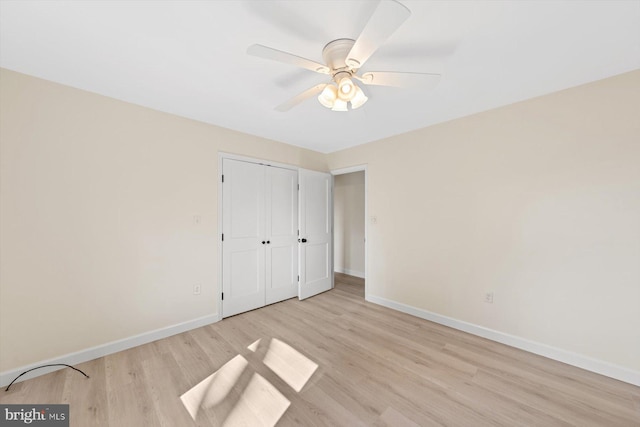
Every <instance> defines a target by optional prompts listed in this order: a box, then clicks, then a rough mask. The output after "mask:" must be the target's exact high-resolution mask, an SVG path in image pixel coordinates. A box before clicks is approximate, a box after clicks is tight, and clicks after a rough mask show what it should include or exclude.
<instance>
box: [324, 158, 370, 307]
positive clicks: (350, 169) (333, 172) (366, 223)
mask: <svg viewBox="0 0 640 427" xmlns="http://www.w3.org/2000/svg"><path fill="white" fill-rule="evenodd" d="M361 171H362V172H364V299H365V300H367V301H368V298H369V293H368V292H367V278H368V277H369V271H368V265H369V261H368V260H369V258H368V256H367V253H368V247H369V215H368V209H369V204H368V203H367V188H368V187H367V179H368V175H367V165H356V166H350V167H348V168H341V169H333V170H331V172H330V173H331V175H333V176H336V175H344V174H347V173H353V172H361ZM333 206H335V203H333ZM334 230H335V228H334ZM333 241H334V242H335V241H336V239H335V236H334V239H333ZM333 255H334V256H335V248H333Z"/></svg>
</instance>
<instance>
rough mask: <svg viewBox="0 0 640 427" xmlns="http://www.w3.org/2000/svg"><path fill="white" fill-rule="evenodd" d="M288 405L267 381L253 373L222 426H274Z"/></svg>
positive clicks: (287, 401)
mask: <svg viewBox="0 0 640 427" xmlns="http://www.w3.org/2000/svg"><path fill="white" fill-rule="evenodd" d="M290 404H291V402H289V400H288V399H287V398H286V397H284V395H283V394H282V393H280V392H279V391H278V389H277V388H275V387H274V386H273V385H272V384H271V383H270V382H269V381H267V380H266V379H264V377H262V376H261V375H260V374H257V373H254V374H253V376H252V377H251V381H249V384H247V387H246V388H245V389H244V391H243V392H242V396H241V397H240V400H238V403H236V405H235V406H234V407H233V409H232V410H231V412H230V413H229V416H228V417H227V419H226V420H225V421H224V424H223V426H225V427H235V426H275V425H276V423H277V422H278V420H280V417H282V415H283V414H284V413H285V411H286V410H287V408H288V407H289V405H290Z"/></svg>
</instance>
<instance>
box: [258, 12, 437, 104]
mask: <svg viewBox="0 0 640 427" xmlns="http://www.w3.org/2000/svg"><path fill="white" fill-rule="evenodd" d="M410 15H411V11H410V10H409V9H407V8H406V7H405V6H404V5H402V4H401V3H399V2H397V1H395V0H381V1H380V2H379V4H378V6H377V7H376V9H375V11H374V12H373V14H372V16H371V18H370V19H369V21H368V22H367V24H366V25H365V27H364V29H363V30H362V33H360V35H359V36H358V38H357V39H356V40H352V39H337V40H333V41H331V42H329V43H327V45H326V46H325V47H324V48H323V49H322V58H323V59H324V62H325V64H320V63H318V62H315V61H312V60H310V59H306V58H302V57H300V56H297V55H293V54H291V53H287V52H283V51H281V50H277V49H273V48H270V47H267V46H263V45H260V44H254V45H252V46H250V47H249V48H248V49H247V53H248V54H249V55H253V56H258V57H261V58H266V59H271V60H274V61H279V62H284V63H287V64H291V65H295V66H298V67H302V68H306V69H307V70H311V71H315V72H316V73H320V74H326V75H329V76H330V77H331V81H329V82H328V83H321V84H318V85H315V86H313V87H312V88H309V89H307V90H305V91H304V92H302V93H300V94H298V95H296V96H295V97H293V98H291V99H290V100H288V101H286V102H284V103H282V104H280V105H278V106H277V107H276V108H275V109H276V110H277V111H288V110H290V109H291V108H293V107H295V106H296V105H298V104H300V103H301V102H303V101H305V100H307V99H309V98H311V97H313V96H315V95H318V101H319V102H320V103H321V104H322V105H323V106H325V107H327V108H330V109H331V110H333V111H348V104H351V108H352V109H355V108H359V107H361V106H362V105H364V103H365V102H367V100H368V98H367V96H366V95H365V94H364V92H363V91H362V89H361V88H360V87H358V85H356V83H355V82H354V80H357V81H359V82H362V83H363V84H365V85H377V86H395V87H427V86H435V85H436V84H437V83H438V81H439V79H440V74H433V73H408V72H394V71H369V72H365V73H362V74H358V73H359V71H360V69H361V67H362V66H363V65H364V64H365V62H366V61H367V60H368V59H369V58H370V57H371V55H373V53H374V52H375V51H376V50H377V49H378V47H380V45H382V44H383V43H384V42H385V41H386V40H387V39H388V38H389V37H390V36H391V35H392V34H393V33H394V32H395V31H396V30H397V29H398V28H399V27H400V26H401V25H402V24H403V23H404V21H406V20H407V18H409V16H410Z"/></svg>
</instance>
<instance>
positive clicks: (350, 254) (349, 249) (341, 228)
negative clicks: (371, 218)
mask: <svg viewBox="0 0 640 427" xmlns="http://www.w3.org/2000/svg"><path fill="white" fill-rule="evenodd" d="M333 212H334V217H333V236H334V238H333V248H334V256H333V259H334V265H333V268H334V270H335V271H337V272H340V273H347V274H351V275H354V276H358V277H364V171H360V172H352V173H347V174H343V175H336V176H335V177H334V181H333Z"/></svg>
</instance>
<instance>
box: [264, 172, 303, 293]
mask: <svg viewBox="0 0 640 427" xmlns="http://www.w3.org/2000/svg"><path fill="white" fill-rule="evenodd" d="M265 170H266V197H265V203H266V218H265V220H266V221H265V224H266V238H267V242H268V243H267V245H266V252H267V253H266V300H267V304H272V303H274V302H278V301H282V300H285V299H289V298H293V297H295V296H296V295H298V172H297V171H294V170H290V169H282V168H278V167H266V168H265Z"/></svg>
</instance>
